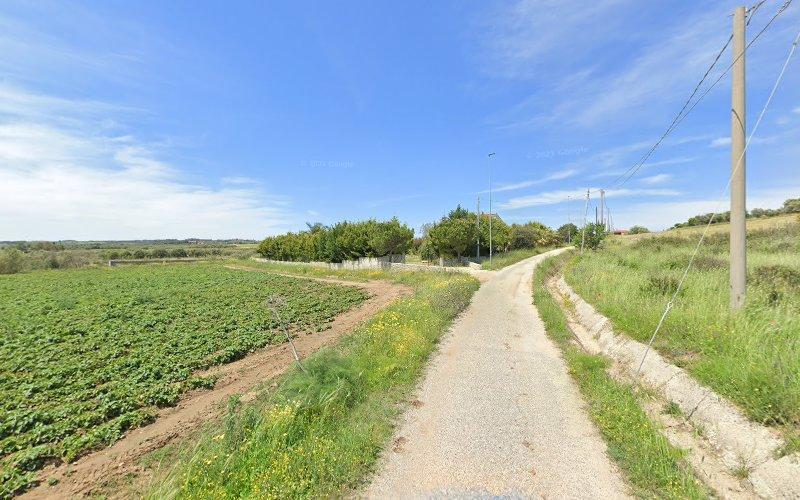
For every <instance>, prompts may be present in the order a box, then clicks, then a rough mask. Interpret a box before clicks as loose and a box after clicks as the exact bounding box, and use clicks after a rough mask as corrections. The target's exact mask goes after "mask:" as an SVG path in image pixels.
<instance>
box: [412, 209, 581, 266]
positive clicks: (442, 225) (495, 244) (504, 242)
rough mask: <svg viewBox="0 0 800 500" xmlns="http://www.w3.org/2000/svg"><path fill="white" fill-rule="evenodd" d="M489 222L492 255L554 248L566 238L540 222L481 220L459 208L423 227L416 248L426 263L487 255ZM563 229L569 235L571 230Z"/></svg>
mask: <svg viewBox="0 0 800 500" xmlns="http://www.w3.org/2000/svg"><path fill="white" fill-rule="evenodd" d="M490 220H491V226H492V227H491V236H492V238H491V240H492V241H491V245H492V252H493V253H502V252H507V251H509V250H517V249H521V248H537V247H546V246H552V245H556V244H558V243H560V242H562V241H566V239H567V237H566V236H563V237H562V235H561V233H560V232H556V231H553V230H552V229H550V228H549V227H547V226H545V225H544V224H542V223H540V222H528V223H526V224H511V225H508V224H507V223H506V222H505V221H503V219H501V218H500V217H499V216H498V215H497V214H491V215H490V214H481V215H480V217H479V216H478V214H477V213H476V212H470V211H469V210H466V209H464V208H462V207H461V205H459V206H457V207H456V208H455V209H453V210H451V211H450V212H449V213H448V214H447V215H445V216H444V217H442V218H441V219H440V220H438V221H436V222H434V223H431V224H426V225H425V226H423V233H424V234H423V237H422V238H420V239H419V240H417V241H415V248H416V250H417V252H418V253H419V255H420V257H421V258H423V259H424V260H435V259H436V258H438V257H444V258H456V259H459V258H461V257H477V256H478V254H479V253H480V255H482V256H487V255H489V222H490ZM564 227H565V230H564V234H565V235H566V231H567V230H568V229H569V228H566V226H564ZM572 227H574V225H572ZM559 230H561V228H559ZM573 235H574V230H573Z"/></svg>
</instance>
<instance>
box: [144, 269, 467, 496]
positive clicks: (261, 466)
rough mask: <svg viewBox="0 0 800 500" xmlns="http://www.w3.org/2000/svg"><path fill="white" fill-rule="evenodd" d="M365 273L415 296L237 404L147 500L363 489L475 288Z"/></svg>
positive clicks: (454, 277)
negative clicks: (388, 280)
mask: <svg viewBox="0 0 800 500" xmlns="http://www.w3.org/2000/svg"><path fill="white" fill-rule="evenodd" d="M265 267H266V268H269V266H265ZM355 274H356V276H359V277H363V276H364V275H365V273H364V272H360V273H355ZM368 274H369V276H371V277H383V278H391V279H394V280H397V281H400V282H403V283H405V284H408V285H411V286H412V287H413V288H414V289H415V294H414V295H413V296H412V297H408V298H405V299H401V300H400V301H398V302H396V303H395V304H394V305H392V306H390V307H389V308H387V309H385V310H384V311H382V312H379V313H378V314H377V315H375V316H374V317H373V318H372V319H371V320H370V321H369V322H367V323H366V324H364V325H363V326H361V327H359V328H358V329H356V330H355V331H354V332H352V333H351V334H349V335H348V336H347V337H346V338H345V339H344V340H343V342H342V343H341V345H339V346H337V347H336V348H329V349H327V350H323V351H319V352H318V353H317V354H315V355H314V356H312V357H311V358H309V359H307V360H305V366H306V369H307V372H308V373H303V372H302V371H300V370H294V371H293V372H290V373H289V374H287V376H286V377H285V378H284V379H283V380H282V381H281V383H280V384H279V386H278V388H277V389H276V390H274V391H272V392H266V393H264V394H263V395H262V396H261V397H260V398H259V399H258V400H256V401H255V402H253V403H248V404H241V403H238V402H236V401H233V402H232V403H231V405H230V413H229V415H228V416H227V418H226V419H225V420H224V421H223V422H222V423H221V424H219V425H215V426H212V427H211V428H210V429H208V430H207V431H206V432H205V434H204V435H203V436H202V437H201V438H200V440H199V443H197V444H192V445H191V446H188V447H187V448H186V449H185V450H184V451H183V452H179V453H178V454H177V457H171V458H170V460H169V461H170V464H169V465H168V467H167V472H168V475H167V477H166V478H165V479H164V480H163V481H160V482H159V485H157V486H155V487H154V488H155V489H154V490H152V491H151V492H150V494H149V496H150V497H152V498H165V497H166V498H171V497H180V498H227V497H237V498H241V497H263V498H279V497H280V498H295V497H303V498H308V497H315V498H325V497H338V496H343V495H346V494H347V493H348V492H349V491H350V490H351V489H352V488H354V487H357V486H358V485H359V484H360V483H359V482H360V481H361V480H362V479H363V478H364V477H365V475H366V474H368V473H369V472H370V471H371V470H372V468H373V466H374V463H375V461H376V459H377V457H378V455H379V453H380V452H381V450H382V449H383V447H384V446H385V445H386V443H387V441H388V440H389V438H390V437H391V433H392V422H393V419H394V418H395V416H396V415H397V413H398V412H399V411H400V408H399V407H398V403H399V402H401V401H403V400H404V399H405V398H407V397H408V395H409V394H410V392H411V391H412V389H413V387H414V384H415V381H416V380H417V377H418V376H419V375H420V373H421V371H422V368H423V365H424V363H425V361H426V359H427V358H428V356H429V355H430V353H431V352H432V351H433V349H434V348H435V345H436V342H437V341H438V339H439V337H440V336H441V334H442V333H443V332H444V331H445V330H446V329H447V327H448V326H449V325H450V323H451V321H452V320H453V318H454V317H455V315H456V314H458V312H459V311H461V310H462V309H463V308H464V307H466V306H467V304H468V303H469V300H470V297H471V296H472V293H473V292H474V291H475V290H476V289H477V287H478V283H477V281H476V280H475V279H473V278H471V277H469V276H466V275H463V274H460V273H454V274H450V273H390V274H387V273H382V272H378V271H370V272H368ZM173 463H175V464H177V465H175V466H174V467H173V465H172V464H173Z"/></svg>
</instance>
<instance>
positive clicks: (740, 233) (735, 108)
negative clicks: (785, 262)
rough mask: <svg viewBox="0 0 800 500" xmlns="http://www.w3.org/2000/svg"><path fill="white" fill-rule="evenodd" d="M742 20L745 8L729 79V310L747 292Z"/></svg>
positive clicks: (737, 22) (738, 16)
mask: <svg viewBox="0 0 800 500" xmlns="http://www.w3.org/2000/svg"><path fill="white" fill-rule="evenodd" d="M745 22H746V10H745V8H744V7H737V8H736V10H735V11H734V13H733V57H734V63H733V72H732V73H731V75H732V78H733V81H732V85H731V224H730V261H731V268H730V285H731V309H733V310H736V309H740V308H741V307H742V306H743V305H744V302H745V295H746V293H747V227H746V216H747V206H746V205H747V203H746V196H747V194H746V185H745V180H746V163H747V162H746V158H745V141H746V135H745V134H746V129H747V120H746V115H745V111H746V109H745V43H746V40H745Z"/></svg>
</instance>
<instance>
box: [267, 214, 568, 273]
mask: <svg viewBox="0 0 800 500" xmlns="http://www.w3.org/2000/svg"><path fill="white" fill-rule="evenodd" d="M490 217H491V224H492V251H493V252H496V253H502V252H506V251H509V250H516V249H521V248H540V247H547V246H553V245H557V244H560V243H562V242H566V241H569V240H572V239H574V238H575V235H576V233H577V231H578V228H577V227H576V226H575V225H574V224H565V225H563V226H562V227H560V228H559V229H558V230H557V231H554V230H553V229H551V228H549V227H547V226H545V225H544V224H541V223H539V222H528V223H526V224H511V225H509V224H507V223H506V222H505V221H503V219H501V218H500V217H499V216H498V215H497V214H494V215H491V216H490V215H489V214H481V215H480V217H479V216H478V214H477V213H475V212H470V211H469V210H466V209H464V208H463V207H461V206H460V205H459V206H457V207H456V208H455V209H453V210H451V211H450V212H449V213H448V214H447V215H445V216H444V217H442V218H441V219H439V220H438V221H436V222H433V223H430V224H425V225H423V227H422V233H423V234H422V236H420V237H418V238H414V230H413V229H411V228H409V227H408V226H406V225H405V224H402V223H401V222H399V221H398V220H397V218H394V219H391V220H389V221H385V222H380V221H376V220H373V219H370V220H367V221H361V222H348V221H345V222H339V223H337V224H334V225H331V226H326V225H323V224H321V223H316V224H307V229H306V230H303V231H299V232H296V233H294V232H290V233H286V234H282V235H278V236H269V237H267V238H264V240H263V241H262V242H261V243H260V244H259V246H258V250H257V251H258V253H259V254H260V255H261V256H263V257H265V258H268V259H273V260H283V261H299V262H310V261H318V262H341V261H343V260H355V259H358V258H360V257H382V256H386V255H400V254H406V253H414V254H418V255H419V256H420V257H421V258H422V259H423V260H428V261H434V260H436V259H438V258H440V257H442V258H448V259H451V258H454V259H458V258H462V257H475V256H477V254H478V252H480V255H482V256H486V255H488V254H489V220H490Z"/></svg>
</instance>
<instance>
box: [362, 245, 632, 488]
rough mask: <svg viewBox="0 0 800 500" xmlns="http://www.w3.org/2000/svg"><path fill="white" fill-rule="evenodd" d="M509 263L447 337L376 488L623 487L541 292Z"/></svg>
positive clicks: (527, 268) (528, 268) (526, 271)
mask: <svg viewBox="0 0 800 500" xmlns="http://www.w3.org/2000/svg"><path fill="white" fill-rule="evenodd" d="M550 254H551V253H548V254H543V255H538V256H536V257H533V258H531V259H528V260H525V261H522V262H520V263H518V264H516V265H513V266H510V267H508V268H506V269H504V270H502V271H500V272H498V273H497V274H496V275H495V276H494V277H493V278H492V279H490V280H489V281H488V282H487V283H485V284H484V285H483V286H482V287H481V289H480V290H479V291H478V292H477V293H476V294H475V297H474V299H473V301H472V304H471V305H470V307H469V308H468V309H467V311H466V312H465V314H464V315H462V316H461V318H460V319H459V320H458V321H457V322H456V323H455V324H454V325H453V328H452V329H451V331H450V333H448V335H447V336H446V338H445V339H443V343H442V346H441V348H440V351H439V352H438V353H437V354H436V355H435V356H434V359H433V360H432V362H431V365H430V366H429V368H428V371H427V373H426V376H425V379H424V381H423V383H422V385H421V387H420V389H419V391H418V394H417V396H416V397H417V401H415V404H414V405H412V406H413V407H412V408H410V409H409V410H408V412H407V413H406V415H405V416H404V420H403V422H402V423H401V424H400V426H399V430H398V432H397V433H396V435H395V436H394V442H393V446H392V447H391V449H390V450H387V452H386V456H385V458H384V461H383V464H382V470H381V471H380V472H379V473H378V475H377V477H376V478H375V479H374V481H373V482H372V484H371V485H370V486H369V487H368V488H367V490H366V492H365V495H366V496H368V497H374V498H399V497H402V498H408V497H439V496H454V497H475V496H484V495H491V496H504V497H505V496H508V497H512V498H513V497H531V496H534V497H539V496H540V497H552V498H621V497H626V496H628V494H627V488H626V486H625V484H624V482H623V480H622V479H621V476H620V473H619V472H618V471H617V470H616V467H615V466H614V465H613V463H612V462H611V461H610V459H609V458H608V457H607V456H606V451H605V450H606V447H605V444H604V442H603V440H602V438H601V437H600V435H599V433H598V432H597V430H596V429H595V428H594V427H593V426H592V424H591V422H590V421H589V418H588V416H587V415H586V413H585V410H584V408H583V405H584V403H583V401H582V400H581V397H580V395H579V393H578V389H577V387H576V386H575V384H574V383H573V381H572V380H571V379H570V376H569V374H568V373H567V368H566V365H565V363H564V361H563V360H562V358H561V356H560V351H559V350H558V348H557V347H555V346H554V345H553V344H552V343H551V342H550V340H549V339H548V338H547V336H546V334H545V329H544V325H543V324H542V322H541V320H540V319H539V317H538V314H537V313H536V309H535V308H534V306H533V305H532V303H531V302H532V301H531V275H532V272H533V269H534V267H535V266H536V264H537V263H538V262H540V261H541V260H542V259H544V258H546V257H547V256H548V255H550Z"/></svg>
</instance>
